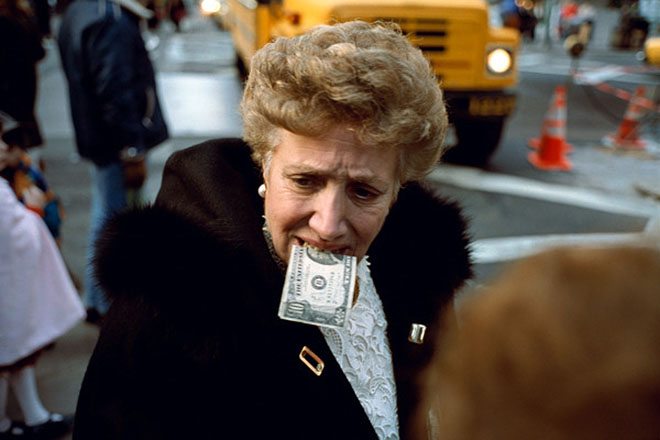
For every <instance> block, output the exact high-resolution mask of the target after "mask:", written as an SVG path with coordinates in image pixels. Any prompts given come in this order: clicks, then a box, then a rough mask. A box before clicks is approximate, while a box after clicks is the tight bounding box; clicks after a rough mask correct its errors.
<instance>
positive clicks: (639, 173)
mask: <svg viewBox="0 0 660 440" xmlns="http://www.w3.org/2000/svg"><path fill="white" fill-rule="evenodd" d="M212 26H213V25H212V24H211V23H210V22H206V21H203V20H201V19H198V18H195V19H192V20H190V21H189V22H188V23H185V22H184V27H183V28H184V32H183V33H182V34H176V33H173V32H171V30H170V29H167V28H166V29H165V30H164V31H162V32H161V33H159V34H154V35H152V36H151V38H149V39H147V44H148V45H151V46H153V47H155V49H154V50H153V51H152V53H153V55H154V59H155V64H156V68H157V71H158V83H159V87H160V96H161V99H162V101H163V105H164V111H165V114H166V116H167V118H168V121H169V123H170V128H171V132H172V139H170V140H169V141H167V142H165V143H164V144H163V145H162V146H160V147H158V148H157V149H156V150H155V151H153V153H152V154H151V155H150V157H149V178H148V181H147V184H146V187H145V199H146V200H147V201H149V200H153V198H154V197H155V195H156V193H157V191H158V188H159V185H160V176H161V173H162V169H163V166H164V164H165V161H166V159H167V157H168V156H169V155H170V154H171V153H172V152H174V151H177V150H179V149H182V148H185V147H187V146H190V145H193V144H195V143H198V142H201V141H203V140H206V139H209V138H212V137H221V136H239V135H240V133H241V122H240V118H239V116H238V113H237V110H236V109H237V104H238V102H239V100H240V94H241V88H240V83H239V82H238V81H237V80H236V71H235V69H234V59H233V57H232V56H231V54H232V51H231V50H230V49H228V48H230V47H231V41H230V40H229V37H228V35H227V34H225V33H219V32H217V30H216V29H214V28H213V27H212ZM597 29H598V28H597ZM598 31H599V32H602V33H603V34H604V33H606V32H607V30H606V29H603V27H601V28H600V29H599V30H598ZM599 35H600V34H599ZM599 41H602V39H600V40H599ZM209 47H211V50H209ZM600 50H602V51H603V53H607V49H606V48H605V47H603V48H600ZM228 54H230V55H228ZM522 54H523V55H522V58H521V69H528V70H529V69H543V72H547V71H548V69H549V68H554V69H564V68H567V67H566V66H570V60H569V59H568V58H567V57H566V56H565V54H564V53H563V49H561V47H558V46H557V43H554V47H550V48H548V47H547V46H546V45H545V44H544V43H543V42H542V41H541V42H537V43H534V44H526V45H525V46H524V47H523V51H522ZM590 62H591V61H589V60H585V63H587V65H588V63H590ZM593 63H594V64H593V67H594V68H598V67H599V66H600V64H598V63H595V62H593ZM539 66H540V67H539ZM624 80H625V78H624ZM655 80H656V81H657V77H655ZM66 93H67V88H66V83H65V80H64V77H63V76H62V73H61V70H60V66H59V60H58V55H57V50H56V47H55V45H54V44H50V45H49V48H48V55H47V58H46V60H44V61H43V62H42V63H41V65H40V95H39V102H38V115H39V119H40V122H41V125H42V128H43V131H44V135H45V138H46V141H47V145H46V147H45V148H44V149H43V151H42V153H41V154H42V157H43V159H44V161H45V163H46V166H47V169H46V175H47V178H48V179H49V181H50V183H51V185H52V187H53V188H54V189H55V190H56V191H57V192H58V193H59V195H60V197H61V199H62V203H63V205H64V208H65V210H66V218H65V221H64V225H63V247H62V253H63V256H64V258H65V260H66V262H67V264H68V266H69V267H70V269H71V270H72V272H73V273H74V275H76V276H78V277H81V278H82V274H83V271H84V254H85V246H86V238H87V228H88V225H89V222H88V211H89V202H90V195H89V165H88V164H87V163H85V162H84V161H81V160H80V159H79V158H78V157H77V155H76V154H75V148H74V141H73V132H72V128H71V122H70V119H69V114H68V99H67V95H66ZM549 97H550V96H549V95H548V94H545V95H543V96H539V98H538V99H541V100H544V102H547V101H548V100H549ZM620 106H621V107H622V108H623V107H625V103H621V104H620ZM519 112H521V114H522V115H524V114H525V113H526V110H525V109H524V108H523V109H519ZM514 119H515V117H514ZM581 123H584V124H588V121H586V122H585V121H576V122H571V124H569V130H572V131H574V132H575V133H576V134H577V137H578V142H581V143H584V142H587V143H588V142H592V144H593V145H591V147H590V148H576V149H575V150H574V151H573V152H572V153H571V160H572V161H573V163H574V171H573V172H571V173H564V174H562V173H543V172H540V171H537V170H533V169H531V168H530V167H529V166H528V165H526V162H525V160H524V159H522V160H521V162H520V163H517V164H516V163H515V161H514V163H513V165H512V161H511V160H510V159H509V158H508V157H506V156H504V154H498V155H496V156H495V157H494V160H493V163H492V164H491V166H490V167H489V168H488V170H486V171H484V173H498V172H500V171H501V170H504V169H506V170H507V171H508V172H513V173H514V174H516V175H517V176H519V177H521V178H526V179H531V180H536V181H541V182H542V181H545V182H548V183H553V184H561V185H564V186H567V187H584V188H589V189H592V190H596V191H600V192H603V193H606V194H613V195H616V196H618V197H621V200H626V201H631V200H634V201H635V202H636V203H641V204H643V205H644V206H651V207H652V206H658V205H655V203H656V202H655V201H654V199H653V192H652V195H651V196H649V195H648V194H642V193H641V192H640V191H639V189H638V187H639V186H640V185H642V186H643V187H648V188H651V189H652V190H653V191H657V190H658V189H659V188H660V180H659V179H660V178H659V177H658V176H659V175H660V173H659V172H658V168H659V167H658V163H659V162H658V156H657V154H656V151H655V150H654V149H653V148H655V147H653V148H652V149H651V150H650V152H649V153H648V154H646V155H641V156H640V155H639V154H637V155H635V154H623V153H620V152H614V151H611V150H606V149H604V148H603V147H601V146H600V145H599V139H596V138H591V139H580V138H579V136H580V135H579V133H580V127H579V126H577V125H573V124H581ZM515 124H516V121H515V120H512V121H511V122H510V126H512V125H515ZM614 127H615V126H614ZM539 130H540V123H539V125H533V126H526V127H524V128H523V131H522V132H521V131H516V136H517V139H516V141H520V142H525V140H526V139H527V137H530V136H538V134H539ZM656 135H657V133H655V134H652V136H656ZM511 136H512V135H511ZM523 138H524V139H523ZM505 141H507V142H509V141H512V139H505ZM655 141H657V136H656V139H655ZM540 210H541V208H539V211H540ZM559 215H561V214H559ZM481 221H483V219H482V220H481ZM643 226H644V221H642V220H640V221H639V225H637V226H634V227H636V228H640V229H641V228H643ZM97 336H98V330H97V328H96V327H94V326H91V325H88V324H84V323H81V324H80V325H78V326H76V327H75V328H74V329H72V330H71V332H70V333H68V334H67V335H65V336H64V337H62V338H61V339H60V340H59V341H58V342H57V344H56V345H55V347H54V348H53V349H52V350H50V351H48V352H46V353H45V354H44V355H43V357H42V359H41V361H40V362H39V364H38V366H37V374H38V381H39V388H40V392H41V395H42V398H43V400H44V402H45V404H46V406H47V407H48V408H49V409H50V410H52V411H57V412H61V413H65V414H71V413H73V412H74V410H75V405H76V399H77V395H78V391H79V387H80V383H81V381H82V377H83V375H84V371H85V367H86V365H87V362H88V359H89V356H90V355H91V351H92V350H93V347H94V344H95V342H96V338H97ZM10 414H12V415H14V416H15V417H19V418H20V415H19V414H18V412H17V408H16V404H15V402H13V401H12V402H11V403H10ZM64 438H69V437H64Z"/></svg>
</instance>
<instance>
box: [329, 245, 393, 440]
mask: <svg viewBox="0 0 660 440" xmlns="http://www.w3.org/2000/svg"><path fill="white" fill-rule="evenodd" d="M357 276H358V280H359V283H360V284H359V285H360V294H359V296H358V300H357V303H356V304H355V305H354V306H353V309H352V311H351V315H350V318H349V321H348V326H347V327H346V328H345V329H334V328H328V327H319V328H320V329H321V332H322V333H323V335H324V336H325V340H326V342H327V343H328V345H329V346H330V350H331V351H332V354H334V356H335V359H337V362H338V363H339V366H340V367H341V369H342V371H343V372H344V374H345V375H346V378H347V379H348V381H349V383H350V384H351V386H352V387H353V391H354V392H355V394H356V396H357V397H358V399H359V400H360V403H361V404H362V407H363V408H364V411H365V412H366V413H367V416H368V417H369V420H370V421H371V424H372V425H373V427H374V429H375V430H376V433H377V434H378V438H379V439H381V440H385V439H387V440H398V439H399V420H398V416H397V407H396V384H395V382H394V371H393V369H392V353H391V352H390V347H389V344H388V342H387V321H386V320H385V313H384V312H383V304H382V303H381V301H380V298H379V297H378V293H377V292H376V287H375V286H374V283H373V281H372V279H371V273H370V272H369V262H368V261H367V257H364V258H363V259H362V261H360V263H359V264H358V268H357Z"/></svg>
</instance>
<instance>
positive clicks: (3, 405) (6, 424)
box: [0, 373, 11, 433]
mask: <svg viewBox="0 0 660 440" xmlns="http://www.w3.org/2000/svg"><path fill="white" fill-rule="evenodd" d="M8 397H9V381H8V380H7V375H6V374H3V373H0V433H2V432H7V431H8V430H9V428H10V427H11V420H10V419H9V416H7V399H8Z"/></svg>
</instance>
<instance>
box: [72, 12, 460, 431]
mask: <svg viewBox="0 0 660 440" xmlns="http://www.w3.org/2000/svg"><path fill="white" fill-rule="evenodd" d="M241 108H242V114H243V119H244V140H243V139H220V140H212V141H208V142H206V143H203V144H201V145H197V146H195V147H192V148H188V149H185V150H183V151H181V152H178V153H176V154H174V155H173V156H172V157H171V158H170V159H169V160H168V162H167V164H166V168H165V172H164V177H163V182H162V187H161V189H160V192H159V194H158V197H157V199H156V201H155V203H154V205H153V206H150V207H145V208H141V209H136V210H131V211H128V212H125V213H122V214H120V215H118V216H115V217H113V218H112V219H111V220H110V221H109V223H108V225H107V228H106V229H105V230H104V233H103V234H102V236H101V238H100V240H99V242H98V244H97V253H96V261H97V276H98V280H99V282H100V284H101V286H102V287H103V288H104V289H105V290H106V292H108V294H109V296H111V297H112V306H111V308H110V311H109V313H108V315H107V316H106V319H105V322H104V324H103V327H102V329H101V335H100V338H99V341H98V344H97V346H96V348H95V350H94V353H93V355H92V358H91V360H90V363H89V366H88V369H87V372H86V374H85V378H84V381H83V385H82V388H81V392H80V396H79V400H78V406H77V412H76V421H75V428H74V438H76V439H95V440H96V439H116V438H140V439H144V438H159V439H180V438H195V439H205V438H243V439H262V438H286V439H309V438H315V439H398V438H406V436H407V432H408V430H409V428H410V426H409V425H410V420H411V414H412V412H413V409H414V407H415V405H416V403H417V401H418V390H417V381H418V372H419V371H420V370H421V369H422V368H423V367H424V365H426V363H427V362H428V360H429V359H430V356H431V350H432V347H433V342H432V339H433V338H429V337H428V336H426V337H425V336H424V335H425V334H426V335H432V334H435V331H433V329H434V325H435V319H436V313H437V312H438V310H445V309H447V308H448V307H451V304H452V299H453V295H454V293H455V292H456V290H457V289H458V288H459V287H460V286H461V285H462V284H463V283H464V281H465V280H466V279H467V278H469V277H470V276H471V265H470V258H469V252H468V249H467V245H468V238H467V236H466V229H465V228H466V225H465V222H464V219H463V217H462V215H461V213H460V209H459V208H458V207H457V206H456V205H455V204H454V203H452V202H449V201H447V200H444V199H442V198H441V197H440V196H439V195H436V194H434V193H433V192H432V191H431V190H430V189H428V188H426V187H425V186H424V185H423V184H421V183H418V181H419V180H421V179H422V178H423V177H424V176H425V175H426V174H427V173H428V172H429V171H430V170H431V169H432V168H433V167H434V165H435V164H436V162H437V160H438V158H439V156H440V155H441V152H442V144H443V143H442V141H443V137H444V133H445V129H446V127H447V116H446V111H445V107H444V103H443V99H442V92H441V90H440V88H439V86H438V83H437V81H436V79H435V77H434V76H433V73H432V71H431V69H430V66H429V63H428V61H427V60H426V59H425V58H424V56H423V55H422V53H421V52H420V51H419V50H418V49H416V48H414V47H413V46H412V45H411V44H410V43H409V42H408V40H407V39H406V38H405V37H404V36H403V35H402V34H401V31H400V30H399V29H398V27H396V25H393V24H392V25H385V24H381V25H370V24H367V23H364V22H359V21H357V22H349V23H344V24H337V25H334V26H322V27H318V28H315V29H313V30H311V31H309V32H308V33H306V34H304V35H302V36H299V37H293V38H280V39H276V40H275V41H274V42H273V43H271V44H269V45H266V46H265V47H264V48H262V49H261V50H260V51H258V52H257V53H256V55H255V56H254V58H253V59H252V63H251V72H250V76H249V79H248V82H247V84H246V89H245V93H244V97H243V101H242V107H241ZM264 219H265V222H264ZM294 245H298V246H303V249H307V250H308V251H309V252H312V253H315V255H317V257H319V256H320V257H319V258H320V259H335V258H336V259H342V258H344V257H346V256H354V257H355V258H356V260H357V264H356V280H357V288H356V290H357V293H356V298H355V299H354V300H351V301H348V302H347V303H348V304H350V305H349V307H348V309H349V313H350V314H349V317H348V318H347V325H346V326H345V327H339V328H331V327H327V326H319V325H314V324H312V325H310V324H309V323H301V322H294V321H290V320H284V319H280V318H279V317H278V309H279V304H280V295H281V293H282V291H283V286H284V285H285V279H286V278H287V277H286V276H285V272H284V270H285V269H286V268H287V266H289V270H291V267H296V266H295V265H296V262H295V261H296V260H295V259H291V258H290V256H289V255H290V254H289V252H290V251H291V249H294V251H295V249H296V248H294V247H293V246H294ZM316 281H319V279H316ZM320 281H321V283H320V284H313V285H314V286H315V287H318V288H319V289H321V288H323V279H321V280H320ZM319 286H321V287H319ZM425 329H429V330H428V331H426V332H425Z"/></svg>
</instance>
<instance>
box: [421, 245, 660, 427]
mask: <svg viewBox="0 0 660 440" xmlns="http://www.w3.org/2000/svg"><path fill="white" fill-rule="evenodd" d="M459 318H460V319H459V321H460V328H459V326H456V325H453V326H452V325H451V320H449V325H450V326H451V329H450V330H449V332H447V333H445V335H443V337H442V338H441V340H440V343H439V344H440V345H439V346H438V351H437V353H436V355H435V358H434V361H433V362H432V365H431V367H430V368H429V370H428V374H427V377H426V396H427V402H426V403H425V405H424V406H422V407H421V408H429V407H430V408H432V411H431V414H433V417H432V419H435V423H433V425H434V438H439V439H450V440H461V439H473V440H474V439H518V438H520V439H524V438H534V439H542V440H550V439H573V438H575V439H581V440H584V439H594V440H595V439H598V440H600V439H605V438H616V439H620V438H621V439H623V438H625V439H650V438H658V437H657V436H658V434H660V252H658V251H656V250H652V249H644V248H633V247H630V248H627V247H621V248H601V249H557V250H552V251H548V252H545V253H542V254H539V255H537V256H533V257H530V258H528V259H526V260H524V261H521V262H519V264H517V265H515V266H514V267H512V268H511V269H510V270H509V271H507V272H506V273H504V274H503V275H502V276H501V278H499V279H498V280H497V281H496V282H495V283H494V284H493V285H492V286H490V287H487V288H485V289H484V291H483V292H482V293H479V294H475V295H474V296H473V297H471V298H470V299H468V300H466V302H465V303H464V305H463V306H462V307H461V312H460V313H459ZM428 414H429V412H428V410H427V409H420V422H421V423H420V424H424V421H423V420H422V419H425V418H426V416H427V415H428ZM436 435H437V437H435V436H436ZM420 438H427V437H426V436H420Z"/></svg>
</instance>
